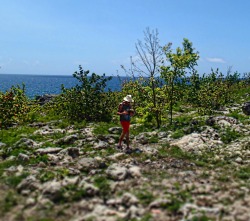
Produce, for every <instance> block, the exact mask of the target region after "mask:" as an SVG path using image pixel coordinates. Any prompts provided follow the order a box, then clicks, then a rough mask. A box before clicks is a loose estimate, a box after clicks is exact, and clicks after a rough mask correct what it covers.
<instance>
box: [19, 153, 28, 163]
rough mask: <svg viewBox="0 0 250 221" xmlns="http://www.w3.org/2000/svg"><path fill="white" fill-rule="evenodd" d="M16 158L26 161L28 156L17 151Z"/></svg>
mask: <svg viewBox="0 0 250 221" xmlns="http://www.w3.org/2000/svg"><path fill="white" fill-rule="evenodd" d="M17 159H18V160H20V161H23V162H27V161H29V159H30V157H29V156H28V155H26V154H23V153H19V154H18V156H17Z"/></svg>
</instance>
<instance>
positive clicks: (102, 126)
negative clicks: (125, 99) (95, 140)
mask: <svg viewBox="0 0 250 221" xmlns="http://www.w3.org/2000/svg"><path fill="white" fill-rule="evenodd" d="M115 126H117V125H116V124H114V123H106V122H100V123H98V124H96V125H95V127H94V129H93V133H94V134H95V135H100V134H101V135H107V134H109V131H108V130H109V128H111V127H115Z"/></svg>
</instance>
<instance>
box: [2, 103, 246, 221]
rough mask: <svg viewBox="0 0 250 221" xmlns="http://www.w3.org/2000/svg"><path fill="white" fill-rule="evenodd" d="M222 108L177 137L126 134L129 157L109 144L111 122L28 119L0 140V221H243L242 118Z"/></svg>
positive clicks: (115, 131)
mask: <svg viewBox="0 0 250 221" xmlns="http://www.w3.org/2000/svg"><path fill="white" fill-rule="evenodd" d="M231 108H234V109H237V108H239V107H237V106H236V107H231ZM227 113H229V109H227V110H225V111H224V112H221V113H219V114H218V115H216V116H210V117H209V116H205V117H203V118H199V119H193V120H192V121H191V122H190V124H188V125H187V126H186V127H184V128H183V131H184V132H185V133H184V136H180V137H176V136H174V132H173V131H171V130H165V131H164V130H155V131H151V132H139V133H137V134H134V135H131V147H132V148H133V153H131V154H125V152H124V151H121V150H118V149H116V144H117V140H118V137H119V134H120V132H121V128H120V127H111V128H109V130H108V133H107V134H96V133H94V128H95V125H94V124H90V125H87V126H86V127H83V128H80V129H79V128H75V126H74V125H72V126H68V127H66V128H61V127H59V126H58V124H57V122H49V123H33V124H31V125H29V127H30V128H32V133H29V134H27V133H24V134H21V137H20V139H19V140H18V141H17V142H15V143H14V144H13V145H11V146H10V145H7V144H6V143H4V142H0V156H1V157H0V178H1V182H0V186H1V188H0V196H1V197H0V217H1V218H0V220H3V221H14V220H18V221H19V220H20V221H22V220H28V221H35V220H36V221H37V220H43V221H50V220H51V221H52V220H60V221H64V220H65V221H69V220H70V221H91V220H92V221H117V220H118V221H125V220H134V221H136V220H142V221H146V220H155V221H168V220H169V221H174V220H183V221H184V220H186V221H187V220H190V221H196V220H197V221H198V220H204V221H205V220H224V221H226V220H227V221H232V220H235V221H236V220H237V221H249V220H250V124H249V119H248V120H245V122H244V124H243V123H242V122H241V121H240V120H239V119H236V118H234V117H230V116H227ZM201 121H203V122H204V124H203V125H199V127H195V125H196V124H198V123H199V122H201ZM139 126H140V125H136V124H135V125H132V126H131V131H136V130H137V128H138V127H139ZM229 131H234V133H232V134H230V133H229ZM235 133H237V134H238V136H237V137H234V134H235Z"/></svg>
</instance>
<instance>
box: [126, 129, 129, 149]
mask: <svg viewBox="0 0 250 221" xmlns="http://www.w3.org/2000/svg"><path fill="white" fill-rule="evenodd" d="M126 143H127V148H129V131H128V132H127V133H126Z"/></svg>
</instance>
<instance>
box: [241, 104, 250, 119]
mask: <svg viewBox="0 0 250 221" xmlns="http://www.w3.org/2000/svg"><path fill="white" fill-rule="evenodd" d="M242 111H243V113H244V114H245V115H248V116H249V115H250V101H248V102H245V103H244V104H243V105H242Z"/></svg>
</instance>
